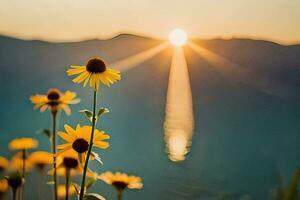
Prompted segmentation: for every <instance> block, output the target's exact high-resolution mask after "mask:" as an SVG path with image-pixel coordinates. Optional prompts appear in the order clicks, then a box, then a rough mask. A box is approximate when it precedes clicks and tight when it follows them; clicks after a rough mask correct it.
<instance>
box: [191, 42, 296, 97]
mask: <svg viewBox="0 0 300 200" xmlns="http://www.w3.org/2000/svg"><path fill="white" fill-rule="evenodd" d="M187 45H188V46H189V47H190V48H191V49H192V50H194V51H195V52H196V53H197V54H198V55H199V56H200V57H202V58H203V59H204V60H205V61H207V62H208V63H209V64H211V65H212V67H214V68H215V69H217V70H218V71H219V72H221V73H222V74H223V75H224V76H225V77H226V76H227V77H228V78H229V79H231V80H235V81H239V82H241V83H244V84H246V85H250V86H251V87H254V88H256V89H258V90H260V91H262V92H264V93H266V94H269V95H276V96H288V95H290V94H288V93H289V91H290V90H293V88H292V87H290V86H287V85H284V84H279V83H278V82H275V81H273V80H271V79H269V78H267V77H265V76H262V75H260V74H257V73H255V72H254V71H253V70H250V69H248V68H245V67H243V66H240V65H238V64H236V63H234V62H231V61H230V60H228V59H226V58H224V57H221V56H219V55H218V54H216V53H214V52H212V51H210V50H208V49H206V48H204V47H202V46H199V45H198V44H196V43H194V42H191V41H189V42H188V43H187Z"/></svg>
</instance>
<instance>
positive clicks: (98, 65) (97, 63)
mask: <svg viewBox="0 0 300 200" xmlns="http://www.w3.org/2000/svg"><path fill="white" fill-rule="evenodd" d="M86 70H87V71H88V72H91V73H102V72H105V70H106V65H105V63H104V61H103V60H102V59H100V58H92V59H90V60H89V61H88V63H87V64H86Z"/></svg>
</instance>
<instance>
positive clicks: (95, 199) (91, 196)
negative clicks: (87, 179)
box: [83, 193, 105, 200]
mask: <svg viewBox="0 0 300 200" xmlns="http://www.w3.org/2000/svg"><path fill="white" fill-rule="evenodd" d="M83 199H84V200H105V198H104V197H103V196H101V195H100V194H96V193H88V194H85V195H84V197H83Z"/></svg>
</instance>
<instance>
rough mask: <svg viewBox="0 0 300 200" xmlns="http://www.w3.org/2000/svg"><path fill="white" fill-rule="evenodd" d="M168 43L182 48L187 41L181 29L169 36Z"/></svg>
mask: <svg viewBox="0 0 300 200" xmlns="http://www.w3.org/2000/svg"><path fill="white" fill-rule="evenodd" d="M169 41H170V43H171V44H172V45H174V46H177V47H180V46H183V45H184V44H185V43H186V41H187V34H186V32H184V31H183V30H181V29H175V30H173V31H171V33H170V34H169Z"/></svg>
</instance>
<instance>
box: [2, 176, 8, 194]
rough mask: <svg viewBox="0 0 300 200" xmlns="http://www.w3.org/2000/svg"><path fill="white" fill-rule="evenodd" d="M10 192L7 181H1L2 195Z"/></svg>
mask: <svg viewBox="0 0 300 200" xmlns="http://www.w3.org/2000/svg"><path fill="white" fill-rule="evenodd" d="M7 190H8V183H7V180H6V179H0V195H1V194H3V193H5V192H6V191H7Z"/></svg>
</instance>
